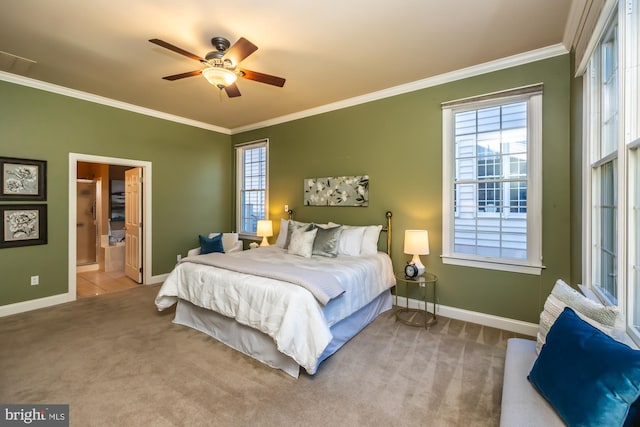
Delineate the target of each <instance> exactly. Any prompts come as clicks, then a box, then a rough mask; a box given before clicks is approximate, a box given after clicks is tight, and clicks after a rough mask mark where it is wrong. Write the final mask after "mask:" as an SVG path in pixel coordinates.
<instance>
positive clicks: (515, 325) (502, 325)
mask: <svg viewBox="0 0 640 427" xmlns="http://www.w3.org/2000/svg"><path fill="white" fill-rule="evenodd" d="M394 298H395V297H394ZM406 304H407V299H406V298H405V297H400V296H399V297H398V305H399V306H401V307H406ZM409 308H419V309H424V302H422V301H418V300H414V299H411V298H409ZM428 309H429V311H433V304H432V303H428ZM436 314H437V315H439V316H444V317H448V318H450V319H456V320H462V321H465V322H471V323H477V324H479V325H484V326H490V327H492V328H498V329H504V330H505V331H510V332H516V333H518V334H522V335H528V336H531V337H535V336H536V334H537V333H538V324H537V323H530V322H523V321H522V320H516V319H509V318H507V317H500V316H494V315H492V314H486V313H479V312H477V311H469V310H464V309H461V308H456V307H448V306H446V305H440V304H438V311H437V313H436Z"/></svg>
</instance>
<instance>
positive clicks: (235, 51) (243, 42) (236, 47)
mask: <svg viewBox="0 0 640 427" xmlns="http://www.w3.org/2000/svg"><path fill="white" fill-rule="evenodd" d="M256 50H258V46H256V45H255V44H253V43H251V42H250V41H249V40H247V39H245V38H244V37H240V39H239V40H238V41H237V42H235V43H234V44H233V46H231V47H230V48H229V49H228V50H227V52H226V53H225V54H224V57H223V59H228V60H229V61H231V63H232V64H233V65H234V66H236V65H238V64H239V63H240V61H242V60H243V59H245V58H246V57H247V56H249V55H251V54H252V53H253V52H255V51H256Z"/></svg>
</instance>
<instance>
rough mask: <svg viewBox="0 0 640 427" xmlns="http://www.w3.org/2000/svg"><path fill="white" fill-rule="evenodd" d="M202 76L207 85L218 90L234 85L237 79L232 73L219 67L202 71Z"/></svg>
mask: <svg viewBox="0 0 640 427" xmlns="http://www.w3.org/2000/svg"><path fill="white" fill-rule="evenodd" d="M202 75H203V76H204V78H205V79H207V81H208V82H209V83H211V84H212V85H214V86H217V87H219V88H220V89H222V88H224V87H227V86H229V85H231V84H233V83H235V81H236V79H237V78H238V76H237V75H236V73H234V72H233V71H231V70H227V69H226V68H221V67H207V68H205V69H204V70H202Z"/></svg>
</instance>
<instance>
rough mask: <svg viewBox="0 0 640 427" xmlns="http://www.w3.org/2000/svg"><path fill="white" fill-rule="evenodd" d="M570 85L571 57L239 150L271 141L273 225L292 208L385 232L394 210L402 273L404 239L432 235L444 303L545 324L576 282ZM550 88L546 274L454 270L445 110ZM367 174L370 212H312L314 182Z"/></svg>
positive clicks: (284, 128) (274, 132)
mask: <svg viewBox="0 0 640 427" xmlns="http://www.w3.org/2000/svg"><path fill="white" fill-rule="evenodd" d="M570 76H571V72H570V56H569V55H563V56H558V57H554V58H551V59H547V60H543V61H538V62H535V63H531V64H527V65H522V66H518V67H514V68H511V69H507V70H502V71H497V72H492V73H488V74H484V75H480V76H476V77H472V78H467V79H463V80H459V81H455V82H452V83H447V84H443V85H440V86H436V87H432V88H427V89H423V90H420V91H416V92H411V93H407V94H403V95H398V96H394V97H390V98H385V99H382V100H378V101H374V102H369V103H366V104H362V105H358V106H354V107H349V108H345V109H342V110H337V111H333V112H328V113H325V114H321V115H317V116H313V117H308V118H304V119H300V120H296V121H292V122H288V123H283V124H279V125H274V126H269V127H265V128H262V129H259V130H255V131H249V132H244V133H241V134H237V135H233V137H232V141H233V143H234V144H238V143H243V142H247V141H252V140H256V139H260V138H264V137H268V138H269V141H270V142H269V143H270V148H269V156H270V158H269V162H270V164H269V167H270V170H269V205H270V206H269V215H270V218H271V219H276V220H277V219H278V218H281V217H283V216H284V213H283V205H284V204H288V205H289V206H290V208H292V209H294V210H295V217H296V219H299V220H301V221H318V222H325V221H329V220H333V221H336V222H342V223H347V224H369V223H383V222H384V213H385V211H387V210H391V211H392V212H393V219H394V222H393V228H394V235H393V245H392V248H393V257H392V258H393V262H394V266H395V269H396V270H399V269H401V268H402V266H403V265H404V263H405V262H406V261H407V260H408V258H409V257H408V256H407V255H405V254H403V253H402V244H403V233H404V230H405V229H410V228H420V229H427V230H429V240H430V246H431V254H430V255H428V256H423V257H422V259H423V262H425V265H426V266H427V269H428V270H430V271H432V272H433V273H435V274H437V275H438V276H439V282H438V300H439V303H440V304H443V305H446V306H450V307H456V308H460V309H465V310H471V311H475V312H481V313H488V314H492V315H496V316H503V317H507V318H513V319H519V320H523V321H528V322H533V323H537V322H538V320H539V314H540V311H541V310H542V305H543V303H544V300H545V298H546V296H547V295H548V294H549V292H550V290H551V288H552V287H553V284H554V282H555V280H556V279H557V278H562V279H564V280H566V281H567V282H569V283H571V259H570V254H571V227H570V97H571V78H570ZM540 82H542V83H544V97H543V127H544V129H543V169H544V170H543V256H544V265H545V266H546V269H545V270H544V271H543V273H542V275H541V276H536V275H526V274H517V273H508V272H500V271H493V270H484V269H477V268H469V267H459V266H452V265H444V264H443V263H442V262H441V260H440V257H439V254H441V253H442V113H441V108H440V104H441V103H442V102H444V101H449V100H455V99H460V98H465V97H470V96H475V95H480V94H485V93H491V92H495V91H500V90H505V89H510V88H515V87H519V86H524V85H529V84H534V83H540ZM360 174H368V175H369V179H370V190H369V196H370V200H369V207H366V208H352V207H312V206H303V190H302V183H303V179H304V178H312V177H323V176H342V175H360ZM274 225H275V224H274ZM274 231H275V230H274ZM276 233H277V231H276Z"/></svg>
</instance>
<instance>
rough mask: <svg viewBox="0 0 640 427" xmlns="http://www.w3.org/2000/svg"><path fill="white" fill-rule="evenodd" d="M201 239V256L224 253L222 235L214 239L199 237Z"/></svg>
mask: <svg viewBox="0 0 640 427" xmlns="http://www.w3.org/2000/svg"><path fill="white" fill-rule="evenodd" d="M198 238H199V239H200V255H204V254H210V253H212V252H221V253H224V247H223V246H222V234H218V235H217V236H214V237H207V236H203V235H201V234H200V235H198Z"/></svg>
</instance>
